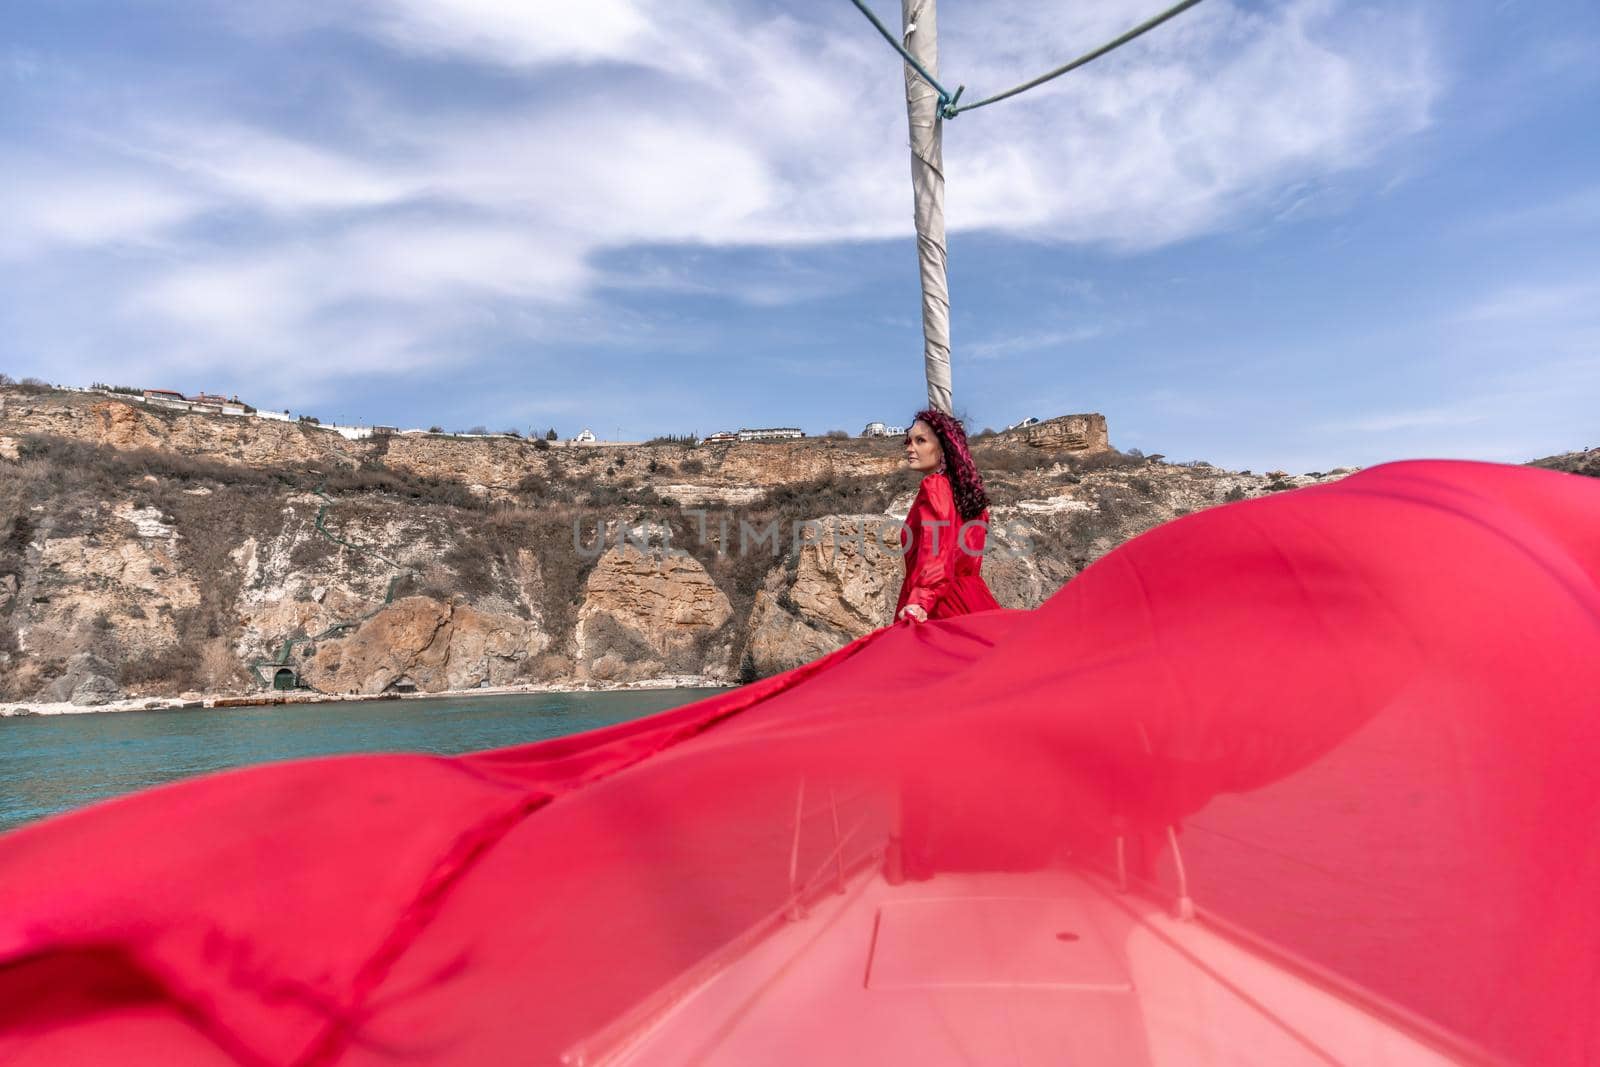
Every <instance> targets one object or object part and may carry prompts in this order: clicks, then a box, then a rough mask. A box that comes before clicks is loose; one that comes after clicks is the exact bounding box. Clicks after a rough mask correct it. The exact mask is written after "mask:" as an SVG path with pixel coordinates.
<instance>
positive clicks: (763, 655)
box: [744, 515, 905, 676]
mask: <svg viewBox="0 0 1600 1067" xmlns="http://www.w3.org/2000/svg"><path fill="white" fill-rule="evenodd" d="M898 531H899V526H898V525H897V524H896V523H895V522H894V521H893V520H892V519H890V518H889V517H887V516H883V515H829V516H826V517H825V518H823V519H821V520H818V530H817V533H815V534H813V535H810V536H808V537H807V538H805V539H803V540H802V541H801V542H800V543H799V544H797V545H796V546H795V547H794V549H793V550H792V551H791V553H790V555H789V558H787V559H786V560H785V561H784V563H783V564H782V565H781V566H778V567H774V568H773V569H772V571H771V572H769V573H768V575H767V578H766V581H765V582H764V583H763V585H762V588H761V589H760V590H759V591H758V592H757V593H756V599H755V604H754V607H753V608H752V610H751V614H750V630H749V640H748V642H747V644H746V650H745V663H744V670H745V673H746V674H752V673H753V674H756V675H761V676H765V675H769V674H775V673H778V672H780V671H786V670H789V669H790V668H792V667H797V666H799V665H800V664H802V663H805V662H808V661H809V660H813V659H815V658H816V657H817V656H820V655H825V654H826V653H828V652H832V651H834V650H835V649H838V648H843V647H844V646H845V645H847V644H849V643H850V642H851V641H853V640H855V639H856V638H857V637H860V636H862V635H863V634H866V633H870V632H871V631H873V630H875V629H877V628H878V627H880V626H885V625H887V624H888V623H889V622H890V621H891V618H890V617H891V616H892V615H893V613H894V603H895V598H896V597H897V596H898V595H899V592H900V581H901V578H902V576H903V575H904V574H905V562H904V560H903V559H902V557H901V556H900V551H899V532H898Z"/></svg>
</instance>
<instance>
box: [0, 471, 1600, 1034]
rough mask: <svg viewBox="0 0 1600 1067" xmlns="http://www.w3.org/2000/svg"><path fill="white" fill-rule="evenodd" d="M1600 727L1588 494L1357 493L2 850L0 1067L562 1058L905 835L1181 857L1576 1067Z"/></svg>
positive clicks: (1595, 1001)
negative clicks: (1023, 599)
mask: <svg viewBox="0 0 1600 1067" xmlns="http://www.w3.org/2000/svg"><path fill="white" fill-rule="evenodd" d="M1597 694H1600V484H1597V483H1594V482H1592V481H1589V480H1587V479H1582V478H1578V477H1576V476H1571V475H1565V474H1559V473H1554V472H1549V471H1540V470H1530V469H1524V468H1514V467H1504V466H1497V465H1490V464H1478V463H1462V462H1414V463H1399V464H1390V465H1386V466H1382V467H1377V468H1373V469H1370V470H1368V471H1365V472H1362V473H1360V474H1357V475H1354V476H1352V477H1350V478H1348V479H1345V480H1343V481H1340V482H1337V483H1333V484H1328V485H1324V486H1317V487H1314V488H1308V489H1302V490H1297V491H1293V492H1286V493H1282V494H1279V495H1276V496H1273V497H1269V498H1265V499H1262V500H1256V501H1246V502H1242V503H1238V504H1233V505H1228V506H1225V507H1220V508H1215V509H1212V510H1209V511H1206V512H1203V513H1200V514H1196V515H1192V516H1189V517H1186V518H1183V519H1180V520H1177V521H1175V522H1172V523H1169V524H1167V525H1165V526H1162V527H1160V528H1158V529H1156V530H1154V531H1151V532H1150V533H1148V534H1146V535H1144V536H1142V537H1140V538H1137V539H1136V540H1134V541H1132V542H1130V543H1128V544H1126V545H1124V546H1122V547H1121V548H1119V549H1118V550H1116V551H1115V552H1113V553H1111V554H1109V555H1108V556H1106V557H1105V558H1104V559H1102V560H1101V561H1099V562H1098V563H1096V564H1095V565H1094V566H1092V567H1090V568H1089V569H1088V570H1086V571H1085V572H1084V573H1083V574H1082V575H1081V576H1080V577H1078V578H1077V579H1075V580H1074V581H1073V582H1071V583H1070V584H1069V585H1068V586H1066V587H1065V588H1064V589H1063V590H1062V591H1061V592H1059V593H1058V594H1057V595H1056V596H1054V597H1053V598H1051V600H1049V601H1048V602H1047V603H1046V604H1045V605H1043V606H1042V607H1040V608H1039V609H1037V610H1036V611H1032V612H1014V611H991V612H984V613H980V614H975V615H968V616H963V617H960V618H955V619H949V620H945V621H942V622H933V623H930V624H927V625H922V626H917V627H886V628H884V629H882V630H879V631H876V632H874V633H872V634H870V635H868V636H866V637H864V638H862V639H860V640H858V641H856V642H854V643H852V644H851V645H849V646H847V647H846V648H844V649H842V650H840V651H839V652H836V653H834V654H832V655H830V656H827V657H824V658H822V659H820V660H817V661H816V662H813V663H810V664H807V665H805V666H803V667H800V668H798V669H797V670H794V671H791V672H789V673H787V674H784V675H780V676H778V677H774V678H771V679H767V680H765V681H762V682H759V683H756V684H753V685H750V686H746V687H744V688H741V689H738V690H734V691H731V692H729V693H727V694H724V695H719V696H717V697H714V698H712V699H710V700H706V701H702V702H699V703H697V704H693V705H690V706H687V707H684V708H680V709H677V710H674V711H671V712H668V713H665V714H662V715H658V716H654V717H652V718H648V719H645V720H641V721H639V722H634V723H629V724H626V725H622V726H617V727H613V728H610V729H606V730H600V731H596V732H593V733H589V734H584V735H580V736H576V737H570V738H566V739H562V740H557V741H551V742H547V743H543V744H538V745H531V746H526V747H521V748H514V749H507V750H503V751H496V752H485V753H478V754H473V755H469V756H464V757H460V758H453V759H446V758H431V757H422V756H371V757H341V758H334V759H324V760H311V761H304V762H296V763H288V764H278V765H272V766H265V767H258V768H253V769H249V770H244V771H239V772H234V773H228V774H222V775H216V776H212V777H207V778H201V779H196V780H191V781H186V782H182V783H179V784H175V785H172V786H167V787H164V788H161V789H156V790H152V791H149V792H146V793H142V794H137V795H134V796H130V797H126V798H122V799H118V800H114V801H111V802H108V803H105V804H101V805H97V806H95V807H93V808H89V809H86V810H84V811H80V812H76V813H72V814H69V815H66V816H63V817H60V818H56V819H52V820H49V821H46V822H44V823H41V824H38V825H34V826H30V827H26V828H23V829H21V830H19V831H16V832H13V833H11V834H9V835H6V836H5V837H3V838H0V1062H4V1063H7V1064H29V1065H32V1064H52V1065H54V1064H70V1063H95V1064H98V1063H117V1064H144V1063H150V1064H162V1065H173V1064H211V1063H218V1064H222V1063H229V1064H232V1063H238V1064H263V1065H265V1064H273V1065H277V1064H334V1063H337V1064H352V1065H355V1064H396V1063H428V1064H499V1063H556V1062H559V1061H560V1058H561V1057H562V1056H563V1055H567V1056H569V1057H570V1056H571V1054H572V1052H573V1050H574V1049H583V1048H585V1047H590V1046H592V1045H594V1043H595V1042H597V1041H601V1040H602V1039H603V1038H604V1037H605V1035H607V1034H608V1033H615V1032H617V1028H618V1027H619V1026H625V1025H626V1024H627V1022H628V1020H629V1019H630V1018H637V1017H638V1016H639V1013H640V1012H641V1011H648V1010H649V1008H650V1006H651V1004H652V1003H653V1002H654V1001H655V998H658V997H659V996H660V993H661V991H662V990H663V989H668V988H671V987H672V986H673V985H674V983H681V982H683V981H684V980H685V976H692V975H693V974H695V973H696V971H697V969H704V968H706V967H708V966H715V965H716V962H717V960H718V959H719V956H720V955H723V954H726V953H727V952H728V951H730V950H737V949H738V947H739V946H740V945H741V943H743V942H742V941H741V939H743V938H748V937H749V936H750V932H751V931H759V930H760V929H762V923H763V922H764V921H765V920H767V919H768V918H769V917H771V916H772V915H774V914H775V913H781V911H782V910H783V909H784V908H786V907H788V906H790V905H791V904H792V903H793V901H794V899H795V898H796V896H803V895H804V894H805V893H806V892H807V891H808V890H809V889H811V888H814V886H815V885H816V884H817V883H816V881H815V880H816V879H817V878H819V877H830V876H831V874H830V873H829V872H834V871H836V870H843V869H845V867H846V865H847V864H848V865H849V867H850V868H851V869H862V870H868V869H871V868H870V866H869V865H871V864H876V863H880V862H881V858H882V855H883V850H884V846H885V843H886V842H887V841H888V840H889V838H890V836H891V834H895V833H897V832H901V831H906V828H907V826H908V825H913V824H914V825H915V826H916V827H919V829H918V830H917V831H916V837H917V838H918V840H917V841H916V842H914V846H915V847H916V848H917V849H918V850H919V854H920V855H921V856H922V857H923V858H924V860H925V861H926V863H927V864H928V867H929V869H930V871H932V872H934V875H935V877H938V873H939V872H945V871H958V870H987V871H1007V870H1024V869H1030V868H1036V867H1040V866H1044V865H1050V864H1058V863H1069V864H1090V863H1094V862H1096V860H1097V858H1098V857H1100V856H1103V855H1105V854H1106V852H1107V849H1108V846H1109V842H1110V841H1111V840H1112V837H1113V835H1115V834H1116V833H1118V832H1123V833H1127V834H1131V835H1135V836H1143V837H1144V838H1147V839H1151V840H1155V839H1158V838H1159V835H1160V834H1161V832H1162V831H1163V828H1164V827H1166V826H1168V825H1170V824H1177V825H1179V826H1180V827H1181V828H1182V830H1181V837H1182V840H1183V847H1184V858H1185V860H1186V861H1187V865H1188V868H1189V876H1190V881H1191V889H1192V893H1193V896H1194V898H1195V899H1196V901H1197V902H1198V903H1199V905H1200V906H1201V907H1202V909H1204V911H1205V912H1206V913H1207V914H1209V915H1213V916H1216V917H1217V918H1218V919H1220V920H1226V921H1228V922H1230V923H1232V924H1234V925H1235V926H1237V927H1239V928H1242V929H1244V930H1246V931H1248V932H1250V933H1251V934H1253V935H1255V936H1257V937H1259V938H1261V939H1263V941H1265V942H1270V943H1271V944H1273V945H1275V946H1277V947H1279V948H1281V949H1283V950H1286V951H1287V952H1289V953H1293V954H1294V955H1295V956H1296V957H1298V958H1299V959H1301V960H1304V961H1308V962H1309V963H1311V964H1313V965H1315V966H1316V967H1318V968H1320V969H1321V971H1322V972H1324V973H1325V974H1326V975H1328V976H1329V980H1330V981H1333V982H1335V983H1340V984H1342V985H1343V986H1344V987H1347V988H1348V989H1349V990H1350V991H1351V994H1352V995H1353V996H1354V995H1370V996H1371V997H1372V998H1373V1000H1374V1002H1382V1003H1385V1004H1391V1005H1395V1006H1397V1007H1398V1008H1400V1009H1403V1010H1404V1011H1406V1012H1409V1013H1411V1014H1412V1015H1414V1016H1415V1017H1417V1018H1419V1019H1421V1020H1423V1021H1425V1022H1426V1023H1427V1024H1428V1025H1431V1026H1433V1027H1436V1028H1438V1029H1439V1030H1440V1031H1441V1032H1445V1033H1448V1034H1451V1035H1453V1036H1454V1037H1455V1038H1458V1039H1459V1040H1460V1041H1461V1042H1462V1047H1463V1048H1465V1047H1468V1046H1472V1047H1476V1048H1478V1049H1481V1050H1483V1053H1484V1055H1485V1056H1489V1057H1500V1058H1503V1059H1505V1060H1509V1061H1512V1062H1518V1063H1527V1064H1540V1065H1544V1064H1583V1063H1595V1062H1600V1030H1597V1022H1596V1020H1597V1019H1600V907H1597V906H1596V904H1597V901H1600V848H1596V846H1595V842H1596V840H1597V837H1596V835H1597V833H1600V773H1597V769H1596V761H1597V759H1600V698H1597ZM908 783H914V785H915V787H914V788H910V787H908ZM823 798H826V802H824V799H823ZM896 805H910V806H911V807H912V808H914V809H915V810H910V811H906V810H902V811H899V812H897V811H896ZM829 811H836V812H842V813H843V814H844V817H843V821H844V824H845V825H844V826H843V828H842V829H841V830H839V831H833V830H831V829H827V828H826V826H825V824H826V823H827V821H828V818H827V816H826V814H823V815H818V814H817V813H818V812H823V813H826V812H829ZM797 827H799V831H797ZM841 841H842V842H844V843H845V846H846V847H844V848H843V849H841V848H840V846H839V843H840V842H841ZM1149 870H1150V874H1151V877H1152V878H1154V879H1156V881H1157V882H1160V881H1161V880H1162V879H1163V878H1165V877H1167V874H1166V862H1165V859H1164V858H1163V857H1155V858H1154V859H1153V860H1152V862H1151V864H1150V868H1149ZM819 872H821V873H819ZM814 1024H815V1025H817V1026H827V1025H828V1020H827V1019H817V1020H815V1023H814ZM793 1058H794V1062H797V1063H798V1062H805V1059H806V1057H805V1050H804V1049H803V1048H797V1049H795V1050H794V1055H793ZM572 1062H576V1060H572Z"/></svg>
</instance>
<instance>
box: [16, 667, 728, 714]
mask: <svg viewBox="0 0 1600 1067" xmlns="http://www.w3.org/2000/svg"><path fill="white" fill-rule="evenodd" d="M720 688H727V683H725V682H719V681H716V680H714V679H711V678H705V677H702V676H700V675H692V674H683V675H664V676H662V677H660V678H645V679H641V680H639V681H635V682H541V683H534V682H529V683H525V684H522V685H498V686H484V687H482V688H478V689H447V690H444V691H442V692H438V693H381V694H376V695H340V694H333V693H306V692H287V693H278V692H262V693H252V694H249V695H245V696H239V695H236V694H217V695H212V696H194V695H192V694H191V695H188V696H184V697H134V698H130V699H127V700H113V701H109V702H107V703H105V704H93V705H82V704H73V703H70V702H66V701H62V702H59V703H45V704H33V703H25V702H24V703H13V702H6V703H0V718H14V717H18V716H25V715H86V714H97V713H109V712H117V711H175V710H185V711H187V710H202V709H223V710H225V709H227V708H245V707H270V706H272V705H278V704H352V703H357V702H366V701H376V700H440V699H445V698H450V699H460V698H462V697H475V696H497V695H507V694H515V693H612V692H618V691H621V690H637V689H720Z"/></svg>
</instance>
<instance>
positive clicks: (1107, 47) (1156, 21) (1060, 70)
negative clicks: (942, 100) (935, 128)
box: [945, 0, 1200, 119]
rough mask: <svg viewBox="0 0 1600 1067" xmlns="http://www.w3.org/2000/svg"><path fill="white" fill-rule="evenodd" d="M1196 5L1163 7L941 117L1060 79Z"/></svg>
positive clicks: (1187, 1)
mask: <svg viewBox="0 0 1600 1067" xmlns="http://www.w3.org/2000/svg"><path fill="white" fill-rule="evenodd" d="M1199 2H1200V0H1183V2H1182V3H1179V4H1174V5H1173V6H1172V7H1169V8H1167V10H1165V11H1163V12H1162V13H1161V14H1159V15H1157V16H1156V17H1155V18H1152V19H1147V20H1145V21H1144V22H1141V23H1139V25H1137V26H1135V27H1134V28H1133V29H1131V30H1129V31H1128V32H1127V33H1125V34H1123V35H1122V36H1121V37H1118V38H1117V39H1116V40H1114V41H1111V42H1109V43H1107V44H1103V45H1101V46H1100V47H1099V48H1096V49H1095V50H1094V51H1093V52H1085V53H1084V54H1083V55H1081V56H1079V57H1078V58H1077V59H1074V60H1073V61H1072V62H1071V63H1067V64H1065V65H1063V66H1060V67H1057V68H1056V69H1055V70H1052V71H1050V72H1048V73H1046V74H1041V75H1039V76H1038V77H1037V78H1035V79H1033V80H1032V81H1026V82H1023V83H1022V84H1021V85H1018V86H1014V87H1013V88H1010V89H1007V90H1006V91H1005V92H1003V93H996V94H995V95H993V96H989V97H985V98H984V99H982V100H979V101H977V102H975V103H971V104H967V105H965V106H963V107H956V106H955V101H954V100H952V101H951V102H950V105H949V106H948V107H947V108H945V118H950V119H953V118H955V117H956V116H957V115H959V114H961V113H962V112H963V111H971V110H972V109H973V108H979V107H986V106H988V105H989V104H993V103H997V102H998V101H1001V100H1004V99H1006V98H1007V97H1011V96H1016V95H1017V94H1018V93H1025V92H1027V91H1028V90H1029V89H1032V88H1033V87H1035V86H1037V85H1043V84H1044V83H1045V82H1047V81H1050V80H1051V79H1052V78H1059V77H1061V75H1063V74H1065V73H1067V72H1068V71H1070V70H1077V69H1078V68H1079V67H1081V66H1084V65H1085V64H1087V63H1092V62H1094V61H1095V60H1097V59H1099V58H1100V57H1101V56H1103V55H1105V54H1106V53H1108V52H1114V51H1116V50H1117V49H1118V48H1121V47H1122V46H1123V45H1125V44H1127V43H1128V42H1129V41H1131V40H1133V39H1134V38H1136V37H1142V36H1143V35H1144V34H1146V33H1149V32H1150V31H1151V30H1153V29H1155V28H1156V27H1157V26H1159V25H1161V24H1162V23H1163V22H1166V21H1167V20H1168V19H1170V18H1174V17H1176V16H1178V15H1181V14H1183V13H1184V12H1185V11H1187V10H1189V9H1190V8H1191V7H1194V6H1195V5H1196V4H1198V3H1199Z"/></svg>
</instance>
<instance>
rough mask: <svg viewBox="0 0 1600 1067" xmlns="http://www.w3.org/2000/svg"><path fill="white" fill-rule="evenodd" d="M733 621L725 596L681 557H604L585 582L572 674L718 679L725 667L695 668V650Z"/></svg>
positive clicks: (621, 551) (619, 552)
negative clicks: (701, 674) (690, 675)
mask: <svg viewBox="0 0 1600 1067" xmlns="http://www.w3.org/2000/svg"><path fill="white" fill-rule="evenodd" d="M732 616H733V606H732V605H731V604H730V603H729V601H728V597H727V594H725V593H724V592H723V591H722V590H721V589H719V588H717V585H716V583H715V582H713V581H712V580H711V576H710V575H709V574H707V573H706V569H705V568H704V567H702V566H701V565H700V563H699V562H698V561H696V560H694V559H692V558H690V557H688V556H680V555H670V554H667V553H665V552H661V551H655V552H649V553H646V552H641V551H640V550H638V549H637V548H634V547H632V546H629V545H625V546H621V547H618V548H613V549H610V550H609V551H607V552H606V553H604V554H603V555H602V556H601V557H600V558H599V559H598V560H597V561H596V562H595V565H594V569H593V570H592V571H590V573H589V577H588V579H587V581H586V582H585V585H584V595H583V606H582V607H581V608H579V610H578V623H577V628H576V631H575V633H574V645H575V649H574V656H573V659H574V662H575V664H576V667H577V671H578V676H579V677H580V678H585V679H593V680H597V681H637V680H641V679H645V678H653V677H660V676H662V675H666V674H689V673H697V672H703V673H705V674H707V675H708V676H710V677H725V676H726V675H727V673H728V665H727V664H726V663H725V662H724V663H720V664H717V663H702V660H701V649H702V646H703V645H704V644H705V643H706V642H708V641H709V640H710V639H711V636H712V635H713V634H714V633H715V632H716V631H717V630H718V629H720V628H721V627H722V626H723V624H724V623H726V622H727V621H728V620H729V619H730V618H731V617H732Z"/></svg>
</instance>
